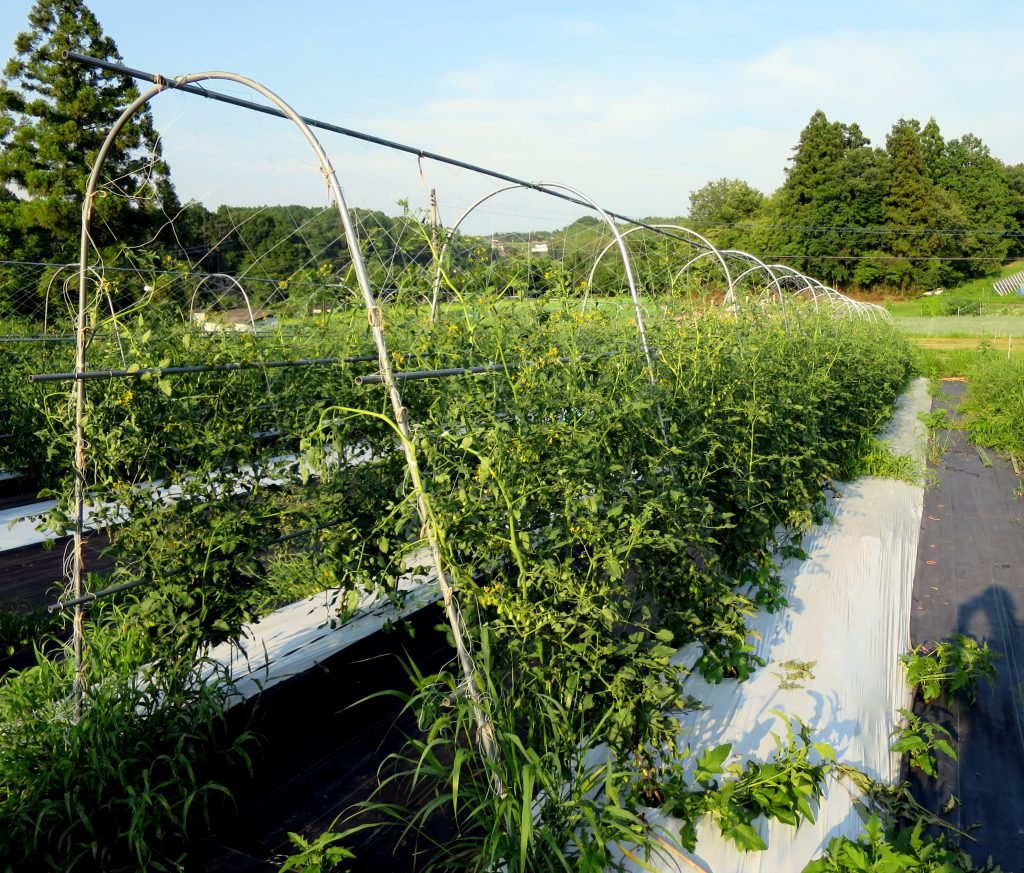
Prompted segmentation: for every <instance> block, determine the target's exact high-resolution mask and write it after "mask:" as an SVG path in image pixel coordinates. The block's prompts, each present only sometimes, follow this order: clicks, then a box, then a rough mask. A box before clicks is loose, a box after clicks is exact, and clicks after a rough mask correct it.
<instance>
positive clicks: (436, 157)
mask: <svg viewBox="0 0 1024 873" xmlns="http://www.w3.org/2000/svg"><path fill="white" fill-rule="evenodd" d="M63 57H64V59H65V60H69V61H77V62H78V63H80V64H86V65H88V66H90V67H98V68H100V69H101V70H108V71H109V72H112V73H118V74H119V75H122V76H131V77H132V78H133V79H143V80H144V81H146V82H152V83H153V84H154V85H161V86H163V87H164V88H173V89H175V90H176V91H185V92H187V93H189V94H196V95H198V96H200V97H205V98H207V99H208V100H217V101H219V102H221V103H228V104H230V105H232V106H238V107H241V108H242V109H250V110H252V111H253V112H261V113H263V114H264V115H273V116H276V117H277V118H284V117H285V115H284V113H283V112H281V111H280V110H279V109H275V108H274V107H272V106H264V105H262V104H259V103H254V102H253V101H252V100H243V99H241V98H239V97H231V96H230V95H228V94H221V93H219V92H217V91H209V90H207V89H206V88H203V87H202V86H200V85H186V84H179V83H178V82H177V81H176V80H175V79H173V78H168V77H167V76H162V75H160V74H159V73H147V72H145V71H143V70H136V69H133V68H131V67H126V66H124V65H123V64H115V63H113V62H111V61H104V60H100V59H99V58H93V57H89V55H83V54H80V53H79V52H71V51H65V52H64V53H63ZM300 118H301V119H302V121H303V122H304V123H305V124H307V125H309V126H310V127H315V128H317V129H319V130H327V131H330V132H331V133H339V134H341V135H342V136H348V137H352V138H353V139H361V140H363V141H364V142H372V143H374V144H375V145H380V146H384V147H385V148H389V149H394V150H395V151H400V152H405V153H407V154H410V155H416V157H418V158H426V159H428V160H431V161H437V162H438V163H441V164H448V165H449V166H451V167H459V168H460V169H463V170H470V171H471V172H474V173H479V174H480V175H482V176H490V177H491V178H492V179H500V180H501V181H503V182H511V183H512V184H513V185H520V186H522V187H524V188H530V189H531V190H533V191H539V192H540V193H542V194H548V195H550V196H551V197H557V198H558V199H559V200H566V201H568V202H569V203H574V204H576V205H577V206H583V207H585V208H587V209H591V210H593V209H594V205H593V204H592V203H588V202H587V201H586V200H580V199H578V198H576V197H573V196H572V195H570V194H565V193H563V192H561V191H555V190H553V189H551V188H546V187H544V186H543V185H538V184H537V183H536V182H528V181H526V180H525V179H519V178H517V177H515V176H509V175H508V174H507V173H499V172H498V171H497V170H488V169H487V168H486V167H481V166H478V165H476V164H470V163H467V162H466V161H460V160H458V159H456V158H449V157H446V156H445V155H441V154H437V153H436V152H429V151H426V150H425V149H420V148H416V147H415V146H410V145H405V144H404V143H400V142H395V141H394V140H390V139H383V138H382V137H379V136H374V135H373V134H369V133H361V132H360V131H358V130H353V129H351V128H349V127H340V126H339V125H337V124H330V123H329V122H326V121H319V120H318V119H316V118H308V117H306V116H305V115H303V116H300ZM604 212H605V214H606V215H610V216H611V217H612V218H614V219H616V220H618V221H625V222H628V223H629V224H633V225H636V226H638V227H644V228H647V229H648V230H653V231H654V232H655V233H658V234H660V235H661V236H666V237H670V238H672V239H684V238H683V237H680V236H677V235H676V234H674V233H671V232H668V231H666V230H663V229H661V228H658V227H656V226H655V225H653V224H648V223H647V222H644V221H640V220H639V219H636V218H630V217H629V216H628V215H620V214H619V213H617V212H611V211H610V210H607V209H606V210H604Z"/></svg>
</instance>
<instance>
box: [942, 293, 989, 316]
mask: <svg viewBox="0 0 1024 873" xmlns="http://www.w3.org/2000/svg"><path fill="white" fill-rule="evenodd" d="M942 314H943V315H981V301H980V300H962V299H960V298H958V297H943V298H942Z"/></svg>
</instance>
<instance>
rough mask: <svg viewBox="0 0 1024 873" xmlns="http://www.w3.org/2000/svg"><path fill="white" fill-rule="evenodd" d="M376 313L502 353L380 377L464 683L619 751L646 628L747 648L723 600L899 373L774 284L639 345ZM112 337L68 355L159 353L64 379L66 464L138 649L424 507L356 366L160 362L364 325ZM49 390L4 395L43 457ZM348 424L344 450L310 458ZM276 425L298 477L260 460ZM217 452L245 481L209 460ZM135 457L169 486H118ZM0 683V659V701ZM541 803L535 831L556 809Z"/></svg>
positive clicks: (358, 578)
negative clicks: (134, 584) (234, 484)
mask: <svg viewBox="0 0 1024 873" xmlns="http://www.w3.org/2000/svg"><path fill="white" fill-rule="evenodd" d="M388 335H389V339H390V341H391V344H392V347H393V348H394V349H397V350H401V352H402V353H403V354H402V355H399V356H396V364H397V366H398V368H399V370H429V369H441V368H452V367H471V366H481V365H490V364H494V363H503V364H505V365H507V367H506V369H503V370H502V369H499V370H493V371H491V372H487V373H483V374H477V375H455V376H451V377H446V378H440V377H439V378H428V379H417V380H414V381H412V380H410V381H406V382H403V383H402V390H403V402H404V404H405V406H406V408H407V410H408V415H409V419H410V421H411V423H412V426H413V443H414V446H415V448H416V452H417V457H418V459H419V464H420V470H421V473H422V480H421V481H422V487H423V492H422V495H421V496H422V497H423V498H424V500H425V501H426V505H427V508H428V512H429V516H430V521H431V523H432V525H433V527H434V529H435V531H436V534H437V539H438V542H439V545H440V553H441V559H442V561H443V562H444V564H445V568H446V570H447V571H448V573H449V575H450V576H451V578H452V579H453V582H454V584H455V589H456V594H457V597H458V598H459V600H460V601H461V602H462V606H463V615H464V617H465V622H466V625H467V627H466V629H465V630H466V633H467V634H468V636H469V639H470V642H471V650H472V651H473V653H474V656H475V658H476V661H477V667H478V669H479V671H480V673H479V675H478V677H477V678H476V680H474V681H477V682H479V683H480V684H481V687H483V688H486V689H488V690H487V697H486V699H487V700H489V701H490V703H489V704H488V705H495V706H497V705H499V704H500V707H501V709H502V710H503V711H504V712H511V713H514V714H515V717H514V734H515V737H517V738H518V739H517V743H518V746H516V744H513V747H515V748H521V749H527V750H540V751H537V752H536V753H537V754H542V755H543V756H545V759H547V758H550V756H552V755H553V756H555V757H558V756H559V755H561V756H562V758H563V759H564V760H570V759H573V758H574V756H575V755H576V754H577V753H578V750H579V749H580V748H582V747H592V746H593V745H594V744H596V743H599V742H604V743H607V744H608V746H609V748H610V749H611V750H612V753H613V756H614V758H615V759H616V760H619V761H632V762H640V763H641V764H642V763H643V762H647V763H651V762H653V761H655V760H656V759H657V758H658V757H659V756H660V755H661V754H662V753H663V752H664V751H665V750H666V749H669V748H674V744H675V741H676V739H677V738H676V735H675V730H676V728H675V722H674V721H673V720H672V719H671V717H670V715H671V713H672V712H673V711H675V710H677V709H679V708H680V707H682V706H686V705H688V702H687V697H686V693H685V680H686V675H687V673H686V671H685V669H684V668H683V667H681V666H678V665H677V663H676V662H674V661H673V660H672V655H673V654H674V653H675V652H676V651H677V649H678V648H679V646H681V645H683V644H685V643H695V644H697V646H698V647H699V651H700V657H699V660H698V662H697V668H698V669H700V671H701V672H702V673H703V674H704V675H705V676H707V677H708V678H710V679H712V680H721V679H723V678H725V677H732V676H735V677H739V678H743V677H744V676H746V675H747V674H748V673H749V671H750V670H752V669H755V668H756V667H757V666H758V665H757V662H756V658H755V657H754V655H753V648H752V646H751V645H750V644H749V641H748V639H747V630H746V621H747V619H748V618H749V617H750V615H752V614H753V613H754V612H755V611H756V610H758V609H765V608H767V609H776V608H779V607H780V606H781V605H782V595H781V585H780V581H779V576H778V562H779V561H780V560H781V559H782V558H784V557H785V556H786V555H788V554H792V553H795V552H796V547H795V539H794V534H795V532H797V531H799V530H800V529H802V528H804V527H806V526H807V525H808V524H810V523H811V522H813V521H816V520H819V519H820V517H821V513H822V511H823V491H822V489H823V487H824V486H825V485H826V484H827V483H828V482H829V481H830V480H833V479H836V478H842V477H844V476H846V475H848V473H849V471H850V470H851V469H853V468H854V467H855V464H856V460H857V457H858V453H859V452H860V451H861V448H862V446H863V445H864V442H865V440H866V439H867V438H868V437H869V436H870V435H871V434H872V433H874V432H875V430H876V429H877V428H878V427H879V425H880V424H881V423H882V422H883V421H884V420H885V418H886V417H887V416H888V414H889V412H890V410H891V406H892V403H893V401H894V400H895V398H896V396H897V394H898V393H899V391H900V390H901V388H902V387H903V386H904V385H905V384H906V381H907V379H908V377H909V373H910V363H909V361H910V356H909V352H908V349H907V346H906V344H905V342H903V341H902V340H901V339H900V338H899V337H898V335H897V334H896V333H895V332H894V331H893V330H892V329H891V328H889V327H888V326H886V325H884V324H865V323H861V322H859V321H856V320H845V319H834V318H823V317H819V316H816V315H815V314H814V313H812V312H803V311H800V310H796V309H792V308H791V309H789V310H788V311H786V312H780V311H779V312H761V311H758V312H754V313H748V314H743V315H739V316H736V315H726V314H715V313H707V314H703V315H685V314H680V315H678V316H677V317H676V318H668V319H662V320H661V321H659V322H658V323H657V324H656V325H654V326H653V327H651V328H650V339H651V343H652V346H653V349H654V356H653V359H654V362H655V363H654V367H653V369H652V368H651V367H650V366H649V364H648V362H647V359H646V358H645V357H644V356H643V355H642V354H640V352H639V348H638V341H637V335H636V330H635V327H633V326H632V325H631V324H630V323H629V321H628V320H625V319H621V318H619V317H617V316H615V315H614V314H612V313H610V312H608V311H605V310H592V311H591V312H589V313H587V314H581V313H580V311H579V310H578V309H569V308H567V309H564V310H560V309H553V308H551V307H541V306H537V307H534V306H505V307H501V308H490V309H488V308H481V309H480V310H478V311H470V310H466V311H465V312H462V313H461V314H460V313H456V315H455V316H454V317H449V318H448V319H445V320H442V321H441V322H439V323H436V324H425V323H421V322H419V321H417V320H415V319H408V320H405V321H400V320H396V321H395V323H393V324H390V325H388ZM120 339H121V349H122V350H123V355H124V357H121V355H122V352H117V354H116V355H115V354H114V352H113V350H114V348H115V344H112V343H105V344H103V345H102V346H101V345H97V346H96V349H95V355H94V359H93V361H92V363H91V366H93V367H99V366H103V365H106V366H117V367H123V368H126V369H136V368H140V369H142V368H150V367H153V368H158V369H159V370H161V372H158V373H152V374H148V375H145V376H136V377H134V378H121V379H112V380H108V381H103V382H90V383H89V384H88V394H87V397H88V402H87V408H86V432H87V439H86V445H87V461H88V469H87V476H88V487H89V493H90V499H91V500H92V501H94V502H95V503H96V505H97V506H99V505H101V504H103V503H104V502H107V503H111V502H117V503H118V504H119V505H120V506H122V507H124V508H125V509H126V510H127V517H128V519H129V520H128V521H127V522H125V521H123V515H124V514H122V518H121V519H119V523H117V524H113V521H114V519H113V518H111V519H109V521H110V522H111V525H110V531H109V532H110V534H111V537H112V545H111V548H112V549H113V551H114V552H115V553H116V555H117V556H118V562H119V569H118V571H117V577H118V581H123V580H125V579H127V580H132V581H138V582H140V583H143V585H142V587H141V588H139V589H138V591H139V593H138V595H137V596H133V597H131V598H130V600H129V601H128V602H127V603H126V605H125V608H124V609H123V610H119V611H117V616H118V621H120V622H124V623H125V624H126V626H127V627H128V628H130V629H131V630H130V633H129V634H128V635H129V636H130V637H131V638H132V639H136V638H142V639H145V640H147V641H148V642H147V644H146V646H145V647H144V648H145V652H146V657H147V658H150V657H152V655H153V651H154V650H156V651H158V652H160V653H161V654H160V656H161V657H162V658H163V659H164V660H165V661H166V662H167V663H180V662H181V661H182V657H181V656H185V658H184V660H188V659H189V658H191V657H193V656H194V655H195V654H196V653H197V652H198V651H199V650H200V649H201V647H202V645H203V644H204V643H206V642H209V641H216V640H219V639H224V638H229V637H233V636H236V635H237V634H238V633H239V632H240V628H241V626H242V623H243V622H244V621H246V620H250V619H253V618H255V617H257V616H258V614H259V613H260V612H261V611H263V610H265V609H267V608H269V607H270V606H272V605H273V604H274V603H275V602H281V601H282V600H287V599H288V598H290V597H296V596H299V595H300V594H305V593H308V592H310V591H315V590H317V589H322V588H329V587H339V588H342V589H343V590H344V591H346V592H352V593H353V594H354V595H357V594H360V593H362V592H363V591H365V590H378V591H380V592H381V594H382V596H386V595H387V592H388V590H389V588H390V584H391V582H392V581H393V580H394V578H395V577H397V576H398V575H400V574H401V572H403V571H404V569H405V565H406V562H407V560H408V557H409V555H411V554H414V553H416V552H418V551H420V550H421V549H422V540H421V537H422V536H423V531H422V529H421V524H420V519H419V517H418V515H417V512H416V505H415V500H414V499H413V497H414V496H415V495H414V494H413V485H412V483H411V482H410V479H409V477H408V474H407V470H406V467H405V465H404V463H403V460H402V456H401V453H400V452H399V451H398V448H397V441H396V438H395V434H394V432H393V431H392V429H391V428H390V427H388V425H387V424H386V421H385V418H386V412H387V409H388V407H387V402H386V396H385V392H384V390H383V389H382V388H381V387H380V386H375V385H357V384H356V383H355V381H354V378H353V377H354V376H355V375H356V374H357V373H358V372H365V371H367V370H370V369H372V368H373V364H371V363H365V362H359V363H336V364H329V365H319V366H315V367H302V368H299V367H295V368H281V369H277V370H273V371H271V370H265V369H260V368H256V369H248V370H236V371H228V372H225V371H219V372H201V373H195V372H193V373H181V374H174V375H171V374H168V373H166V372H163V371H165V370H167V368H168V367H171V366H176V365H181V364H185V363H189V364H195V363H201V364H204V365H211V366H212V365H219V364H224V363H230V362H240V361H258V360H263V361H267V360H273V359H285V358H295V357H317V358H333V359H348V358H359V357H362V356H364V355H366V354H367V352H368V351H370V350H371V348H372V347H371V346H370V344H369V340H368V335H367V332H366V330H365V329H363V328H362V327H356V326H348V327H347V328H346V329H337V328H336V327H332V328H331V329H325V330H322V331H320V332H318V333H317V334H316V335H315V336H309V335H306V336H305V337H303V338H302V340H301V342H302V343H303V345H302V346H301V347H299V344H298V341H297V340H296V339H295V338H289V337H287V336H284V335H279V336H276V337H253V336H247V335H245V336H243V335H231V336H228V335H224V336H216V337H205V338H202V339H200V338H199V337H197V336H195V335H193V334H192V333H190V331H189V330H187V329H185V328H175V329H167V328H159V327H151V326H147V325H142V324H140V325H138V326H135V327H133V328H132V329H130V330H129V329H127V328H124V329H122V331H121V336H120ZM104 355H106V357H104ZM41 363H43V364H51V365H52V364H53V363H56V362H51V361H43V362H41ZM32 366H38V364H36V363H33V364H32ZM360 367H362V368H364V370H360ZM60 391H61V392H62V393H57V391H56V389H53V393H52V395H51V398H50V400H49V401H48V402H47V403H45V404H43V405H42V406H41V407H40V406H33V407H32V409H33V414H34V415H36V416H40V417H41V418H40V420H41V422H42V426H41V427H39V426H37V427H35V428H34V429H35V430H37V431H40V432H44V433H47V434H48V438H47V439H46V440H45V443H46V444H47V450H48V452H49V453H50V456H51V457H70V456H71V449H72V446H71V443H70V439H69V434H70V432H71V431H70V424H71V421H70V408H69V404H68V401H67V393H66V391H64V389H63V388H61V389H60ZM382 414H384V415H382ZM353 447H358V454H359V455H360V458H361V460H360V461H359V462H358V463H356V462H341V463H339V462H338V458H339V457H341V458H344V457H346V451H350V450H352V449H353ZM282 451H289V452H299V453H301V454H302V456H303V458H304V461H305V464H306V465H307V466H308V469H311V470H312V471H313V475H303V476H301V477H296V479H295V480H294V481H282V480H281V479H280V477H278V476H270V475H263V473H264V472H266V471H269V470H271V469H272V462H271V459H272V458H273V457H274V456H275V455H279V454H280V453H281V452H282ZM243 465H245V466H246V467H247V469H249V470H250V474H251V481H252V483H253V484H252V486H251V487H250V488H249V489H248V490H247V491H246V493H244V494H241V495H240V494H238V493H232V492H231V491H230V490H229V489H224V488H220V487H218V485H217V482H218V477H221V476H223V475H224V474H225V471H231V470H237V469H239V468H240V467H242V466H243ZM58 474H59V470H58ZM64 476H65V477H66V479H65V481H69V480H68V479H67V474H66V473H64ZM154 482H156V483H158V493H160V489H162V490H163V493H170V492H171V491H172V489H173V492H174V494H175V495H176V496H175V499H174V500H159V499H158V500H153V497H152V492H151V489H150V487H147V488H141V487H139V486H140V485H142V484H143V483H150V485H152V483H154ZM57 491H58V492H61V493H65V494H66V493H67V489H66V488H58V489H57ZM65 500H66V498H65ZM64 509H65V510H66V509H67V505H66V503H65V506H64ZM55 518H56V516H55ZM55 523H56V524H59V523H60V522H59V521H56V522H55ZM311 545H312V547H311ZM93 581H94V584H95V585H99V584H101V583H102V582H103V581H105V580H93ZM99 633H100V634H101V636H102V633H101V632H99ZM104 663H105V669H107V670H109V669H110V665H109V659H108V660H107V661H105V662H104ZM137 665H138V662H137V661H136V662H135V666H136V667H137ZM123 669H124V671H125V674H126V675H128V674H130V672H131V670H133V669H135V667H132V666H129V665H124V666H123ZM17 681H18V680H14V681H13V682H12V683H8V685H6V686H0V715H2V714H3V712H4V706H5V702H4V701H5V698H4V695H5V694H8V695H9V694H12V693H13V692H10V691H8V690H7V689H8V688H9V687H10V686H11V685H14V684H17ZM437 681H438V683H439V684H438V686H437V687H439V688H443V687H444V680H443V679H438V680H437ZM456 684H458V683H457V681H456ZM19 693H24V692H23V691H22V692H19ZM424 700H425V698H424ZM421 702H423V700H421ZM432 711H433V710H431V708H430V706H428V707H427V709H425V710H424V713H428V714H429V712H432ZM90 717H91V716H90V715H89V712H88V710H87V714H86V715H85V719H89V718H90ZM424 717H428V716H427V715H425V716H424ZM492 717H493V718H494V719H495V721H496V722H498V723H499V724H500V723H501V716H500V714H499V713H492ZM66 729H67V730H68V731H71V732H74V731H75V730H76V728H75V727H73V726H70V725H68V726H67V728H66ZM452 735H453V736H454V735H459V734H458V731H455V732H454V733H453V734H452ZM40 754H43V752H42V751H40ZM460 754H464V755H467V754H468V755H473V754H475V752H473V751H472V750H464V751H463V752H462V753H460ZM503 766H504V765H503ZM486 767H487V765H485V764H480V765H479V772H483V771H484V770H486ZM12 772H13V771H12ZM17 772H19V773H25V772H27V771H26V769H25V768H20V769H19V770H18V771H17ZM503 773H504V777H503V781H505V782H506V783H508V784H510V783H512V782H514V779H511V776H510V773H511V771H509V769H508V768H507V767H506V768H505V769H504V770H503ZM467 778H468V777H467ZM3 790H4V791H8V792H9V791H10V790H11V788H10V786H7V787H6V788H5V789H3ZM4 796H5V795H4V794H3V791H0V809H2V808H3V803H4V799H3V798H4ZM7 796H8V797H9V796H10V794H8V795H7ZM526 808H527V809H529V808H530V806H529V804H527V806H526ZM549 813H550V814H551V815H555V813H554V812H551V810H548V811H547V812H545V811H542V812H541V813H540V817H541V819H542V820H543V819H544V816H545V815H548V814H549ZM556 817H559V818H558V821H559V822H560V824H559V825H558V827H561V828H563V830H562V831H560V833H562V835H563V837H564V836H566V835H567V834H572V833H575V832H577V831H578V827H579V824H580V822H579V821H578V820H577V819H572V817H571V816H570V817H569V818H565V817H564V810H562V811H561V812H558V813H557V816H556ZM573 822H576V823H575V824H573ZM542 824H543V822H542ZM548 824H549V825H550V824H551V822H550V821H549V822H548ZM52 825H53V823H52V822H51V823H49V824H48V825H47V828H49V827H51V826H52ZM47 828H43V829H42V830H41V831H39V832H42V833H45V832H46V830H47ZM566 829H567V830H566ZM556 830H557V828H556ZM598 831H599V829H598ZM12 833H13V832H12ZM19 838H20V837H19ZM26 839H27V840H28V843H31V839H29V838H26ZM595 839H597V838H596V837H595ZM535 848H536V850H537V851H541V847H540V846H539V845H538V846H536V847H535ZM111 863H113V862H111ZM526 866H527V867H529V864H527V865H526Z"/></svg>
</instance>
